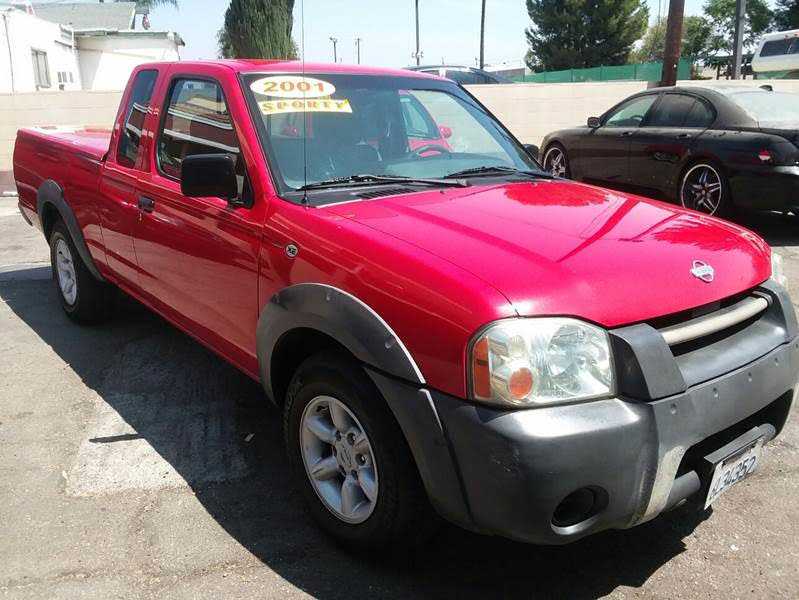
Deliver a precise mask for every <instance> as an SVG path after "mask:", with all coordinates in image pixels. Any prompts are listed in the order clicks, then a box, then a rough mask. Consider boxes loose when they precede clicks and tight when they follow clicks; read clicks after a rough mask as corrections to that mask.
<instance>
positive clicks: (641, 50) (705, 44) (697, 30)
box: [630, 15, 713, 62]
mask: <svg viewBox="0 0 799 600" xmlns="http://www.w3.org/2000/svg"><path fill="white" fill-rule="evenodd" d="M712 29H713V28H712V26H711V25H710V23H709V22H708V20H707V19H705V18H704V17H699V16H696V15H691V16H688V17H685V19H684V20H683V30H682V53H681V54H682V56H684V57H686V58H691V59H693V60H697V61H703V60H705V59H706V57H707V55H708V48H709V42H710V34H711V32H712ZM665 46H666V20H665V19H662V20H660V21H658V22H657V23H655V24H654V25H652V26H651V27H650V28H649V29H647V31H646V34H645V35H644V38H643V40H641V46H640V47H638V48H637V49H636V50H634V51H633V53H632V54H631V55H630V58H631V59H632V60H634V61H635V62H654V61H659V60H663V51H664V49H665Z"/></svg>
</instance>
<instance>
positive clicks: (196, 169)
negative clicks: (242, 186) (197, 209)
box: [180, 154, 239, 200]
mask: <svg viewBox="0 0 799 600" xmlns="http://www.w3.org/2000/svg"><path fill="white" fill-rule="evenodd" d="M180 191H181V193H182V194H183V195H184V196H189V197H191V198H203V197H206V196H217V197H219V198H225V199H226V200H233V199H234V198H235V197H236V196H238V194H239V186H238V182H237V181H236V162H235V161H234V160H233V157H232V156H231V155H230V154H194V155H191V156H187V157H186V158H184V159H183V163H182V165H181V168H180Z"/></svg>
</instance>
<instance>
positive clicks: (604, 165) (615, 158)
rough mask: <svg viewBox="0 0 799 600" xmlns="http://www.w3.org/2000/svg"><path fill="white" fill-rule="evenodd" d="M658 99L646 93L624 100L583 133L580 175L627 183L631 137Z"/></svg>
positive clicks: (587, 177)
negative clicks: (599, 125)
mask: <svg viewBox="0 0 799 600" xmlns="http://www.w3.org/2000/svg"><path fill="white" fill-rule="evenodd" d="M657 99H658V95H657V94H649V95H646V96H637V97H635V98H631V99H630V100H627V101H626V102H623V103H622V104H620V105H619V106H617V107H616V108H615V109H613V110H612V111H611V112H610V113H608V114H607V115H606V116H605V117H604V118H603V120H602V126H601V127H598V128H596V129H594V130H592V131H590V132H589V133H588V134H587V135H586V137H585V139H584V140H583V143H582V144H581V152H580V171H581V172H582V176H583V179H590V180H594V181H603V182H607V183H616V184H626V183H629V181H630V173H629V158H630V140H631V138H632V136H633V135H634V134H635V132H636V131H638V128H639V127H640V126H641V123H643V122H644V120H645V119H646V116H647V114H648V113H649V111H650V110H651V109H652V106H653V105H654V104H655V102H656V100H657Z"/></svg>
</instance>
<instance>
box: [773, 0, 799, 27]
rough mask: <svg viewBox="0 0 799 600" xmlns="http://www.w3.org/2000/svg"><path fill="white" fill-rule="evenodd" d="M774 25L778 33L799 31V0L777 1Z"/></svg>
mask: <svg viewBox="0 0 799 600" xmlns="http://www.w3.org/2000/svg"><path fill="white" fill-rule="evenodd" d="M774 25H775V28H776V29H777V30H778V31H786V30H788V29H799V0H777V10H776V11H775V13H774Z"/></svg>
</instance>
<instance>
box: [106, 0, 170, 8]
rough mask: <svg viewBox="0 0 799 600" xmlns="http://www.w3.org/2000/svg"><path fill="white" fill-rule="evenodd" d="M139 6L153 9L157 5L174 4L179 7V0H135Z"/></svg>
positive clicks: (128, 0)
mask: <svg viewBox="0 0 799 600" xmlns="http://www.w3.org/2000/svg"><path fill="white" fill-rule="evenodd" d="M114 1H115V2H130V0H114ZM135 2H136V6H137V7H138V8H149V9H151V10H152V9H153V8H155V7H157V6H173V7H175V8H177V7H178V0H135Z"/></svg>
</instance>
